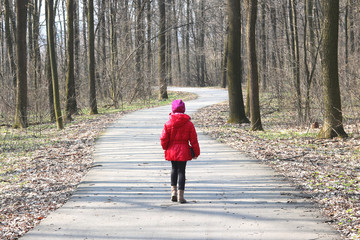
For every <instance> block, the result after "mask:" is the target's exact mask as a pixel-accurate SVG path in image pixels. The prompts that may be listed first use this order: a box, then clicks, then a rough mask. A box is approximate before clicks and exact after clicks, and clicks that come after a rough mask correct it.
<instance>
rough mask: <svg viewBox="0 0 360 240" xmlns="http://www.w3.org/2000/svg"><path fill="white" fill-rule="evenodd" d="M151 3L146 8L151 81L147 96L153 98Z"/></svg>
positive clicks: (148, 69) (148, 64) (148, 70)
mask: <svg viewBox="0 0 360 240" xmlns="http://www.w3.org/2000/svg"><path fill="white" fill-rule="evenodd" d="M151 3H152V2H151V1H147V3H146V6H147V14H146V19H147V52H146V55H147V69H146V71H147V73H148V76H149V81H148V86H147V88H146V90H147V95H148V96H149V97H150V96H151V84H152V80H151V79H152V78H153V71H152V66H153V62H152V47H151V41H150V40H151V39H152V37H151V34H152V31H151V30H152V29H151V26H152V14H151Z"/></svg>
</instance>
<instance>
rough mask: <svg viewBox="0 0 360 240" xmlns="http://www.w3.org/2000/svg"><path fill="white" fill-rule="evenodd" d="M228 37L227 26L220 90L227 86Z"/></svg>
mask: <svg viewBox="0 0 360 240" xmlns="http://www.w3.org/2000/svg"><path fill="white" fill-rule="evenodd" d="M228 36H229V26H227V27H226V32H225V43H224V47H225V49H224V56H223V60H222V61H223V62H222V63H223V64H222V79H221V87H222V88H226V86H227V78H226V76H227V67H228V66H227V65H228V63H227V62H228V57H229V41H228Z"/></svg>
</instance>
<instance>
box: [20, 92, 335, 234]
mask: <svg viewBox="0 0 360 240" xmlns="http://www.w3.org/2000/svg"><path fill="white" fill-rule="evenodd" d="M170 89H172V90H182V91H190V92H195V93H197V94H198V95H199V98H198V99H197V100H194V101H189V102H186V108H187V111H186V112H187V113H188V114H190V115H191V114H192V113H194V112H195V111H196V110H198V109H199V108H201V107H204V106H207V105H211V104H215V103H218V102H221V101H224V100H226V99H227V92H226V91H224V90H218V89H198V88H170ZM169 112H170V107H169V106H165V107H158V108H154V109H147V110H141V111H137V112H134V113H131V114H126V115H125V116H123V117H121V118H120V119H119V120H118V121H116V122H115V123H114V124H112V125H111V126H110V127H109V128H108V129H107V130H106V131H105V133H104V134H103V135H102V136H101V137H100V139H99V140H98V141H97V144H96V149H95V164H97V165H99V166H98V167H96V168H94V169H92V170H91V171H90V172H89V173H88V174H87V175H86V177H85V178H84V180H83V182H82V183H81V184H80V185H79V187H78V189H77V191H76V192H75V193H74V195H73V196H72V197H71V198H70V200H69V201H68V202H67V203H66V204H65V205H64V206H63V207H62V208H60V209H58V210H57V211H55V212H54V213H52V214H50V216H49V217H47V218H46V219H44V220H43V221H42V222H41V224H40V225H39V226H38V227H36V228H35V229H33V230H32V231H30V232H29V233H28V234H27V235H25V236H24V237H23V238H22V239H25V240H32V239H36V240H41V239H46V240H49V239H52V240H57V239H59V240H60V239H61V240H63V239H94V240H95V239H96V240H98V239H141V240H146V239H156V240H162V239H163V240H167V239H179V240H180V239H188V240H198V239H221V240H227V239H229V240H230V239H231V240H234V239H241V240H255V239H262V240H282V239H284V240H289V239H292V240H296V239H298V240H306V239H309V240H310V239H322V240H335V239H341V238H340V236H339V235H338V234H337V233H336V232H335V231H334V230H333V229H332V228H331V227H330V226H329V225H327V224H326V223H324V220H323V219H322V218H321V217H319V215H318V211H317V209H316V208H315V207H314V205H313V204H311V203H310V202H307V201H306V200H304V199H301V198H298V197H296V196H298V192H297V191H296V190H295V189H294V188H293V187H291V185H290V184H289V183H288V182H286V181H285V180H284V179H283V178H282V177H279V176H276V173H274V172H273V171H272V170H271V169H270V168H268V167H266V166H264V165H262V164H261V163H260V162H259V161H257V160H254V159H251V158H249V157H248V156H245V155H242V154H241V153H239V152H238V151H236V150H234V149H232V148H230V147H228V146H226V145H224V144H220V143H218V142H217V141H215V140H212V139H210V138H209V137H208V136H205V135H204V134H202V133H201V132H200V131H199V129H198V136H199V143H200V147H201V156H200V157H199V158H198V159H197V160H193V161H191V162H189V164H188V167H187V182H186V191H185V197H186V198H187V200H188V201H189V203H187V204H178V203H172V202H170V186H169V180H170V175H169V174H170V164H169V163H168V162H167V161H164V157H163V151H162V149H161V146H160V141H159V136H160V133H161V130H162V128H163V124H164V123H165V121H166V120H167V119H168V113H169Z"/></svg>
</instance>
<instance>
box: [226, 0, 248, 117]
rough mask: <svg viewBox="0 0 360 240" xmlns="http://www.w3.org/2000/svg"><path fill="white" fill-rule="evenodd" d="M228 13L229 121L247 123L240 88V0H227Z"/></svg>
mask: <svg viewBox="0 0 360 240" xmlns="http://www.w3.org/2000/svg"><path fill="white" fill-rule="evenodd" d="M227 2H228V14H229V37H228V44H229V45H228V46H229V55H228V68H227V79H228V91H229V105H230V112H229V119H228V122H230V123H245V122H246V123H248V122H249V120H248V119H247V117H246V116H245V109H244V100H243V94H242V89H241V80H242V74H241V68H242V66H241V48H240V47H241V22H240V19H241V18H240V1H238V0H228V1H227Z"/></svg>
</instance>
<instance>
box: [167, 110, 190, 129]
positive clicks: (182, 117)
mask: <svg viewBox="0 0 360 240" xmlns="http://www.w3.org/2000/svg"><path fill="white" fill-rule="evenodd" d="M169 115H170V117H169V118H170V121H171V122H172V123H173V124H174V127H176V128H178V127H181V126H183V125H184V124H185V123H187V122H188V121H190V120H191V118H190V116H189V115H187V114H183V113H170V114H169Z"/></svg>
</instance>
